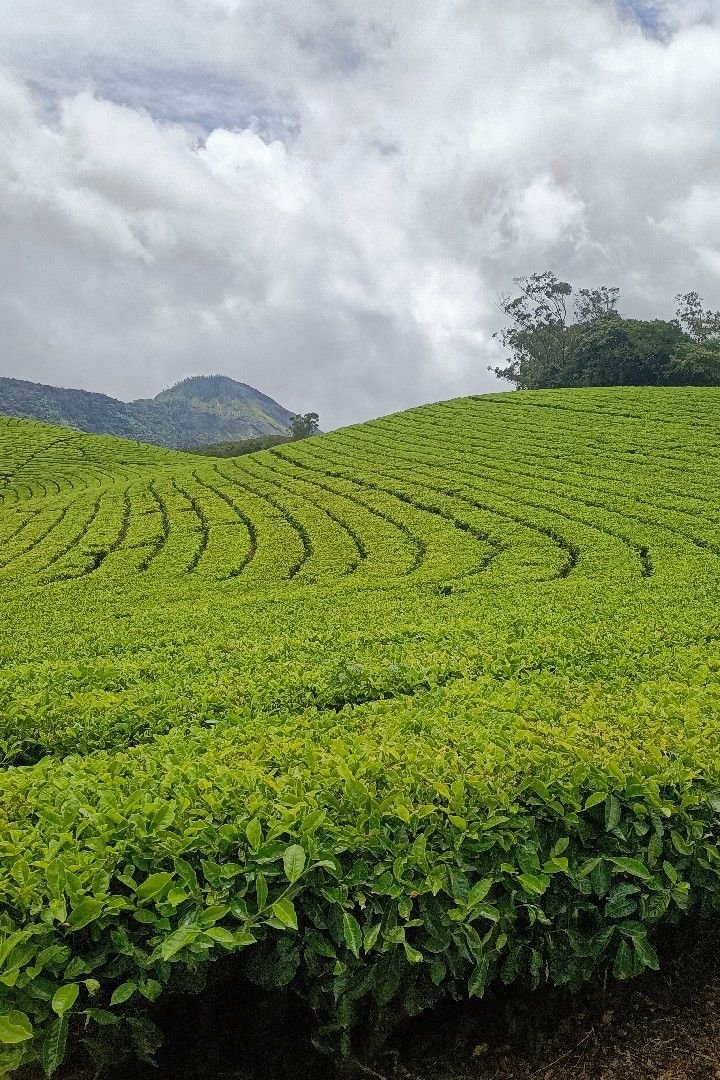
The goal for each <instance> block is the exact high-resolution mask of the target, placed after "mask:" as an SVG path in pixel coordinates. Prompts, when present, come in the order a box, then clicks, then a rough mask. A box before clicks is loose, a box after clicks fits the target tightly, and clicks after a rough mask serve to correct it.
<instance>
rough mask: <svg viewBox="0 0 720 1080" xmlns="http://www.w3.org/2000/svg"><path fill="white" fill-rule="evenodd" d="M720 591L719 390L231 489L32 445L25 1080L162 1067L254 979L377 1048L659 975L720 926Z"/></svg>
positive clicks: (173, 464)
mask: <svg viewBox="0 0 720 1080" xmlns="http://www.w3.org/2000/svg"><path fill="white" fill-rule="evenodd" d="M719 569H720V392H718V391H715V390H713V389H710V388H697V389H694V388H687V389H664V390H660V389H655V388H642V389H622V388H619V389H608V390H588V391H539V392H518V393H509V394H499V395H486V396H482V397H477V398H466V399H460V400H456V401H449V402H443V403H439V404H436V405H430V406H426V407H424V408H421V409H414V410H410V411H408V412H405V413H400V414H396V415H393V416H388V417H385V418H382V419H379V420H375V421H372V422H369V423H366V424H359V425H355V426H354V427H350V428H347V429H345V430H343V431H338V432H334V433H331V434H328V435H323V436H319V437H315V438H311V439H306V440H303V441H298V442H293V443H288V444H282V445H278V446H275V447H273V448H271V449H269V450H266V451H261V452H259V453H256V454H252V455H247V456H244V457H241V458H236V459H217V460H215V459H212V458H208V457H199V456H195V455H191V454H188V453H182V452H174V451H168V450H163V449H160V448H157V447H151V446H144V445H141V444H137V443H132V442H129V441H125V440H120V439H112V438H105V437H100V436H93V435H85V434H81V433H78V432H75V431H72V430H69V429H62V428H58V427H53V426H50V425H44V424H40V423H35V422H33V421H27V420H17V419H14V418H11V417H8V418H3V419H0V605H1V606H2V615H3V618H2V620H0V1075H7V1074H12V1073H13V1072H14V1071H15V1070H18V1069H22V1068H24V1067H25V1066H27V1067H29V1068H30V1069H31V1070H32V1069H35V1070H39V1072H40V1073H44V1074H45V1075H47V1076H52V1075H53V1073H54V1072H56V1071H57V1069H58V1068H59V1067H60V1065H61V1062H62V1060H63V1058H64V1056H65V1052H66V1047H67V1046H68V1045H71V1046H73V1047H75V1048H77V1047H79V1046H80V1044H81V1043H82V1044H83V1045H85V1044H86V1045H88V1046H89V1047H90V1050H91V1051H92V1053H94V1054H95V1055H96V1058H97V1064H98V1065H101V1064H102V1061H103V1060H105V1059H107V1058H108V1057H110V1058H113V1059H119V1058H120V1057H121V1056H122V1055H123V1054H124V1053H126V1052H127V1050H128V1048H132V1047H133V1046H134V1047H135V1048H136V1049H137V1050H138V1051H139V1052H140V1053H142V1054H144V1055H146V1056H147V1055H149V1054H150V1053H151V1051H152V1048H153V1046H154V1045H155V1043H156V1041H157V1037H158V1036H157V1033H156V1032H155V1031H154V1029H153V1028H152V1025H151V1024H150V1022H149V1019H148V1016H147V1009H148V1003H149V1002H153V1001H154V1000H155V999H156V998H158V997H159V996H160V995H162V994H169V993H173V992H174V991H176V990H178V989H181V988H182V987H183V986H184V985H186V983H187V978H188V976H190V977H191V979H193V980H195V981H196V982H197V981H199V979H200V978H201V977H202V978H205V977H206V976H207V978H208V979H210V980H212V978H213V972H214V971H215V970H216V969H215V968H214V967H213V964H212V961H214V960H216V959H220V958H223V957H227V956H229V955H233V954H238V955H239V956H240V957H241V958H244V959H245V960H246V961H247V971H248V973H252V972H258V971H262V973H263V976H262V977H263V980H264V982H265V983H266V984H268V983H269V984H272V985H275V986H278V987H279V986H287V985H289V984H294V985H295V986H296V987H297V988H298V989H299V990H301V991H302V992H303V993H304V994H306V996H307V997H308V1000H309V1002H310V1004H311V1006H312V1008H313V1009H314V1011H315V1013H316V1015H317V1018H318V1026H319V1029H322V1030H323V1031H324V1032H325V1033H326V1035H327V1037H328V1039H330V1040H331V1042H333V1045H334V1046H336V1047H339V1048H340V1049H343V1050H344V1051H346V1052H351V1051H352V1049H353V1045H354V1044H353V1039H354V1032H355V1030H356V1028H357V1026H358V1024H362V1025H365V1027H368V1026H369V1027H372V1028H373V1029H374V1030H377V1031H380V1030H387V1029H389V1027H390V1026H391V1024H392V1023H393V1022H394V1021H396V1020H397V1019H399V1018H401V1017H403V1016H406V1015H414V1014H416V1013H418V1012H419V1011H421V1010H422V1009H423V1008H426V1007H428V1006H430V1005H432V1004H433V1003H435V1002H437V1001H439V1000H441V999H442V998H446V997H453V998H461V997H463V996H468V995H470V996H472V995H481V994H482V993H483V992H484V991H485V989H486V987H488V986H489V985H491V984H492V983H493V982H494V981H496V980H501V981H504V982H512V981H514V980H521V981H524V982H525V983H529V984H532V985H537V984H538V983H541V982H543V981H545V980H549V981H551V982H554V983H557V984H570V985H572V986H574V985H578V984H579V983H580V982H582V981H583V980H584V979H587V978H604V977H606V976H607V974H608V973H609V974H611V975H614V976H615V977H618V978H626V977H629V976H631V975H634V974H637V973H639V972H640V971H642V970H644V969H646V968H648V967H651V968H652V967H655V966H657V963H658V959H657V955H656V953H655V948H654V944H653V941H654V935H655V932H656V930H657V928H658V927H659V926H661V925H662V924H663V923H665V922H668V921H675V920H677V919H678V918H680V917H683V916H685V917H687V915H688V913H693V912H696V911H699V910H704V911H709V912H715V911H717V910H718V909H719V908H720V766H719V762H720V755H719V754H718V751H719V750H720V728H719V727H718V724H717V716H718V714H719V713H720V690H719V689H718V686H720V682H719V681H718V678H717V674H718V672H719V671H720V575H719V574H718V570H719ZM30 1075H33V1074H32V1073H31V1074H30Z"/></svg>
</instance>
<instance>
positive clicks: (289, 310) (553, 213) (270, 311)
mask: <svg viewBox="0 0 720 1080" xmlns="http://www.w3.org/2000/svg"><path fill="white" fill-rule="evenodd" d="M160 43H161V46H160ZM719 52H720V0H687V2H684V3H676V2H673V3H670V2H669V0H667V2H664V3H654V4H648V3H643V4H639V3H633V4H629V3H624V4H623V5H622V9H621V5H620V4H618V5H616V4H614V3H612V2H611V0H558V2H557V3H555V4H552V5H545V4H537V3H536V2H533V0H513V2H512V3H508V4H503V5H499V4H496V3H490V0H476V2H474V3H472V4H471V3H469V2H468V0H458V2H457V3H456V4H453V5H437V4H435V3H431V2H430V0H418V2H417V3H415V4H413V5H408V4H406V3H402V2H401V0H378V2H377V3H375V4H373V5H372V6H371V7H370V8H368V7H367V5H361V4H359V3H358V2H357V0H330V2H328V0H324V2H322V3H321V2H320V0H292V2H291V0H262V2H261V0H203V2H202V3H197V4H188V3H186V2H185V0H158V2H157V3H156V4H153V5H147V4H144V3H141V2H140V0H134V2H133V3H131V4H128V3H123V4H120V3H119V2H118V0H106V2H105V3H104V4H102V5H100V6H98V5H96V4H91V3H90V0H58V3H57V4H55V5H53V8H52V12H50V9H49V8H48V5H47V4H46V3H45V2H44V0H4V4H3V7H2V9H1V10H0V62H2V63H3V64H4V65H5V69H6V75H5V76H4V77H3V78H1V79H0V241H2V244H3V259H2V261H1V262H0V331H1V332H2V339H3V342H4V349H3V352H2V355H0V374H6V375H15V376H24V377H27V378H32V379H43V380H46V381H53V382H58V383H62V384H64V385H83V386H87V387H88V388H91V389H98V390H103V391H105V392H109V393H115V394H118V395H119V396H125V397H130V396H140V395H147V394H152V393H155V392H157V390H158V389H160V388H161V386H163V385H167V384H169V383H170V382H172V381H174V380H175V379H177V378H180V377H182V376H184V375H187V374H191V373H194V372H200V371H223V372H226V373H227V374H229V375H233V376H235V377H237V378H241V379H244V380H246V381H248V382H250V383H253V384H255V385H258V386H259V387H260V388H261V389H263V390H265V391H266V392H268V393H270V394H272V395H273V396H275V397H277V398H278V399H279V400H281V401H284V402H285V403H287V404H288V405H290V406H291V407H292V408H297V409H302V410H305V409H310V408H317V409H318V410H319V411H320V413H321V418H322V421H323V423H324V425H325V426H329V425H330V424H333V423H342V422H348V421H352V420H356V419H360V418H363V417H366V416H371V415H375V414H378V413H382V412H387V411H389V410H391V409H395V408H401V407H403V406H406V405H411V404H415V403H419V402H421V401H424V400H431V399H436V398H439V397H443V396H447V395H450V394H455V393H463V392H472V391H478V390H483V389H491V388H495V386H496V384H495V382H494V379H493V377H492V376H491V375H489V373H488V372H487V366H488V364H491V363H494V362H496V361H497V360H498V359H499V356H498V353H497V347H496V345H495V343H494V342H493V340H492V333H493V331H494V330H495V329H497V326H498V318H499V315H498V311H497V306H496V297H497V295H498V294H499V293H501V292H503V291H504V290H506V289H508V288H509V287H510V285H511V279H512V277H513V276H514V275H518V274H524V273H528V272H531V271H533V270H535V269H544V268H546V267H552V268H554V269H556V270H557V272H558V273H560V274H561V275H562V276H564V277H568V278H569V279H571V280H573V281H576V282H577V283H578V285H588V284H593V283H599V282H607V283H610V284H619V285H621V286H623V288H624V294H625V300H624V309H625V310H626V311H632V312H634V313H637V314H652V315H662V314H663V313H666V314H670V313H671V307H672V297H673V295H674V294H675V293H676V292H678V291H680V290H684V289H690V288H697V289H699V290H700V291H701V292H702V293H704V294H705V296H706V299H707V301H708V303H710V304H712V305H713V306H720V236H719V235H718V230H719V229H720V212H719V211H718V205H720V196H719V194H718V188H717V179H716V178H717V175H718V166H719V165H720V141H719V139H718V136H717V123H716V121H717V117H718V114H719V113H720V83H719V82H718V80H717V74H716V71H717V62H716V57H717V55H718V54H719ZM160 56H162V61H161V62H160V60H159V58H160Z"/></svg>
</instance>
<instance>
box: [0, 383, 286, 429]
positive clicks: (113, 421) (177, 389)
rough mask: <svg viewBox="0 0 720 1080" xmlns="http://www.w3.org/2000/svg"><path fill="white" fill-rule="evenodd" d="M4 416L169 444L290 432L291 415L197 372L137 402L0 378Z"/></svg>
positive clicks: (248, 389)
mask: <svg viewBox="0 0 720 1080" xmlns="http://www.w3.org/2000/svg"><path fill="white" fill-rule="evenodd" d="M0 414H4V415H6V416H15V417H25V418H28V419H33V420H42V421H44V422H46V423H51V424H64V425H68V426H70V427H74V428H78V429H79V430H80V431H87V432H95V433H97V434H102V435H119V436H122V437H124V438H129V439H139V440H141V441H143V442H149V443H155V444H157V445H159V446H169V447H185V446H188V447H190V446H203V445H205V444H207V443H211V442H220V441H223V440H230V439H248V438H252V437H254V436H258V435H276V434H285V433H286V432H287V430H288V428H289V426H290V419H291V416H292V413H290V412H288V410H287V409H285V408H283V406H282V405H278V403H277V401H273V399H272V398H269V397H267V395H266V394H261V393H260V391H259V390H255V389H254V388H253V387H252V386H247V385H246V384H245V383H239V382H236V381H235V380H234V379H228V378H227V377H226V376H224V375H196V376H194V377H193V378H190V379H184V380H183V381H182V382H179V383H177V384H176V385H175V386H172V387H170V388H169V389H168V390H163V391H162V392H161V393H160V394H158V395H157V397H154V398H148V399H139V400H138V401H118V400H117V399H116V398H112V397H108V396H107V395H106V394H92V393H90V392H88V391H87V390H66V389H63V388H61V387H58V386H45V385H43V384H41V383H33V382H26V381H24V380H22V379H6V378H0Z"/></svg>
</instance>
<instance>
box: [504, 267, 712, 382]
mask: <svg viewBox="0 0 720 1080" xmlns="http://www.w3.org/2000/svg"><path fill="white" fill-rule="evenodd" d="M514 282H515V285H516V286H517V293H516V294H515V295H509V294H508V295H504V296H502V297H501V299H500V306H501V309H502V311H503V314H504V315H505V317H506V319H507V324H506V326H505V327H503V329H502V330H499V331H498V332H497V333H496V334H495V335H494V337H495V338H496V339H498V340H499V341H500V343H501V344H502V345H503V346H504V347H505V348H506V349H507V350H508V354H509V355H508V356H507V359H506V366H505V367H491V368H490V370H491V371H494V372H495V374H496V375H497V376H498V377H499V378H501V379H506V380H507V381H508V382H511V383H513V384H514V385H515V387H516V388H517V389H519V390H542V389H552V388H555V387H562V386H662V385H665V386H687V385H690V386H718V385H720V311H711V310H709V309H706V308H704V306H703V299H702V297H701V296H699V295H698V293H697V292H688V293H680V294H678V295H677V296H676V297H675V303H676V314H675V318H674V319H670V320H668V321H666V320H663V319H651V320H646V319H628V318H625V317H624V316H623V315H621V314H620V312H619V310H618V304H619V301H620V290H619V289H618V288H615V287H614V286H608V285H600V286H599V287H598V288H595V289H579V290H578V291H577V292H576V293H575V294H573V287H572V285H570V284H569V283H568V282H567V281H561V280H560V279H559V278H558V277H557V276H556V275H555V274H554V273H552V271H550V270H546V271H544V272H543V273H539V274H530V275H528V276H527V277H518V278H514Z"/></svg>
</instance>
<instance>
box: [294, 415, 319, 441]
mask: <svg viewBox="0 0 720 1080" xmlns="http://www.w3.org/2000/svg"><path fill="white" fill-rule="evenodd" d="M319 425H320V417H319V416H318V414H317V413H316V412H309V413H304V414H303V415H302V416H301V415H298V414H296V415H294V416H291V417H290V437H291V438H292V439H307V438H308V437H309V436H310V435H317V434H318V432H319V431H320V426H319Z"/></svg>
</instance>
